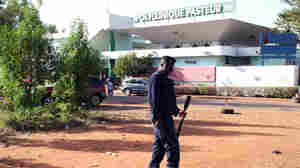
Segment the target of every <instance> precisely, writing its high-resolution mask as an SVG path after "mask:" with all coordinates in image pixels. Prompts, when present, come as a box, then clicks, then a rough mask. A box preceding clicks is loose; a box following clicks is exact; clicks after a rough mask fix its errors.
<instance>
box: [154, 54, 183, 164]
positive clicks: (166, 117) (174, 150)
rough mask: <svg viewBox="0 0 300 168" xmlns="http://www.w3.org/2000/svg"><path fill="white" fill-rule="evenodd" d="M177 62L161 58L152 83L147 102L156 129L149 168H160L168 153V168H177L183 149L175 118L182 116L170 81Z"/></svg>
mask: <svg viewBox="0 0 300 168" xmlns="http://www.w3.org/2000/svg"><path fill="white" fill-rule="evenodd" d="M175 62H176V60H175V59H174V58H172V57H170V56H164V57H162V60H161V62H160V67H159V69H158V71H156V72H154V73H153V74H152V75H151V77H150V80H149V92H148V101H149V104H150V120H151V122H152V124H153V128H154V144H153V147H152V160H151V162H150V165H149V168H159V167H160V163H161V161H162V160H163V157H164V155H165V153H166V154H167V162H168V163H167V168H178V166H179V160H180V149H179V142H178V137H177V136H176V130H175V126H174V120H173V117H172V116H177V115H178V114H179V116H181V115H182V114H183V112H180V109H179V108H178V107H177V105H176V94H175V88H174V81H173V80H171V79H169V78H168V75H169V74H170V73H171V72H172V71H173V69H174V64H175Z"/></svg>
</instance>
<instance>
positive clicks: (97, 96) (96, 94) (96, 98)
mask: <svg viewBox="0 0 300 168" xmlns="http://www.w3.org/2000/svg"><path fill="white" fill-rule="evenodd" d="M53 87H54V86H47V91H48V93H47V94H46V95H45V96H44V97H43V98H42V100H41V101H42V104H48V103H50V102H52V101H54V99H55V98H54V97H52V96H51V94H52V91H53ZM106 88H107V87H106V81H105V80H99V79H98V78H94V77H89V78H88V88H87V93H88V100H87V101H88V102H84V101H83V102H82V103H83V104H87V103H89V104H91V105H92V106H97V105H99V104H100V103H102V102H103V100H104V99H105V98H106V97H107V94H106V93H107V91H106Z"/></svg>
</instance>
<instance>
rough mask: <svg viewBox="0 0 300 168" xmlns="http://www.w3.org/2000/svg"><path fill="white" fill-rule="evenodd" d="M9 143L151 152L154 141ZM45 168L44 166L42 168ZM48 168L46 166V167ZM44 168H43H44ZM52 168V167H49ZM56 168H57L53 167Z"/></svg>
mask: <svg viewBox="0 0 300 168" xmlns="http://www.w3.org/2000/svg"><path fill="white" fill-rule="evenodd" d="M8 142H9V143H10V146H11V145H14V146H19V147H37V148H39V147H47V148H49V149H59V150H65V151H81V152H99V153H106V152H121V151H130V152H151V151H152V143H153V142H152V141H151V142H150V141H148V142H144V141H137V140H136V141H128V140H126V136H125V135H124V139H122V140H116V139H108V140H88V139H80V140H78V139H76V140H74V139H73V140H70V139H54V140H52V141H44V140H34V139H26V138H10V139H9V140H8ZM192 148H193V147H192V146H186V145H184V146H182V149H183V151H190V150H192ZM41 167H43V166H41ZM44 167H46V166H44ZM44 167H43V168H44ZM47 168H48V167H47ZM49 168H52V167H49ZM53 168H55V167H53Z"/></svg>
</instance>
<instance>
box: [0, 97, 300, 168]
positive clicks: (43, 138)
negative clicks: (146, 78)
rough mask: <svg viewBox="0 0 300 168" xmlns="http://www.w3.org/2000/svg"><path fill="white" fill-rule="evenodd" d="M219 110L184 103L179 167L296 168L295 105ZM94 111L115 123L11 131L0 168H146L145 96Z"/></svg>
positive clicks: (299, 136) (210, 103) (215, 103)
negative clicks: (32, 131)
mask: <svg viewBox="0 0 300 168" xmlns="http://www.w3.org/2000/svg"><path fill="white" fill-rule="evenodd" d="M183 102H184V97H178V103H179V104H180V106H181V107H182V103H183ZM222 107H224V99H223V98H220V97H199V96H194V97H193V98H192V104H191V106H190V109H189V110H188V116H187V120H186V122H185V123H184V127H183V130H182V136H181V137H180V144H181V168H300V105H299V104H296V103H292V102H289V101H287V100H280V99H254V98H233V99H231V100H229V105H228V108H233V109H234V110H235V112H236V114H233V115H230V114H222V113H220V111H221V108H222ZM99 109H101V110H102V111H103V113H104V114H105V115H107V116H114V117H117V118H119V119H122V120H123V121H107V122H103V121H99V122H97V123H95V124H92V125H91V126H90V127H89V129H88V130H86V129H84V128H75V129H71V130H68V131H56V132H54V131H53V132H48V133H37V134H31V135H28V134H18V135H17V136H16V137H11V138H10V139H9V146H5V145H4V144H2V145H1V143H0V168H17V167H22V168H119V167H124V168H146V167H147V165H148V162H149V160H150V157H151V145H152V142H153V135H152V128H151V124H150V123H149V121H148V105H147V103H146V101H145V97H135V96H134V97H125V96H115V97H112V98H109V99H107V100H106V101H105V102H104V104H103V105H102V106H101V107H99ZM165 163H166V162H165V161H164V162H163V164H162V165H165ZM162 167H163V166H162Z"/></svg>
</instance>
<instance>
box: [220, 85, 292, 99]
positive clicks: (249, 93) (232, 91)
mask: <svg viewBox="0 0 300 168" xmlns="http://www.w3.org/2000/svg"><path fill="white" fill-rule="evenodd" d="M296 93H298V87H217V95H220V96H246V97H269V98H292V97H293V96H294V95H295V94H296Z"/></svg>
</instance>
